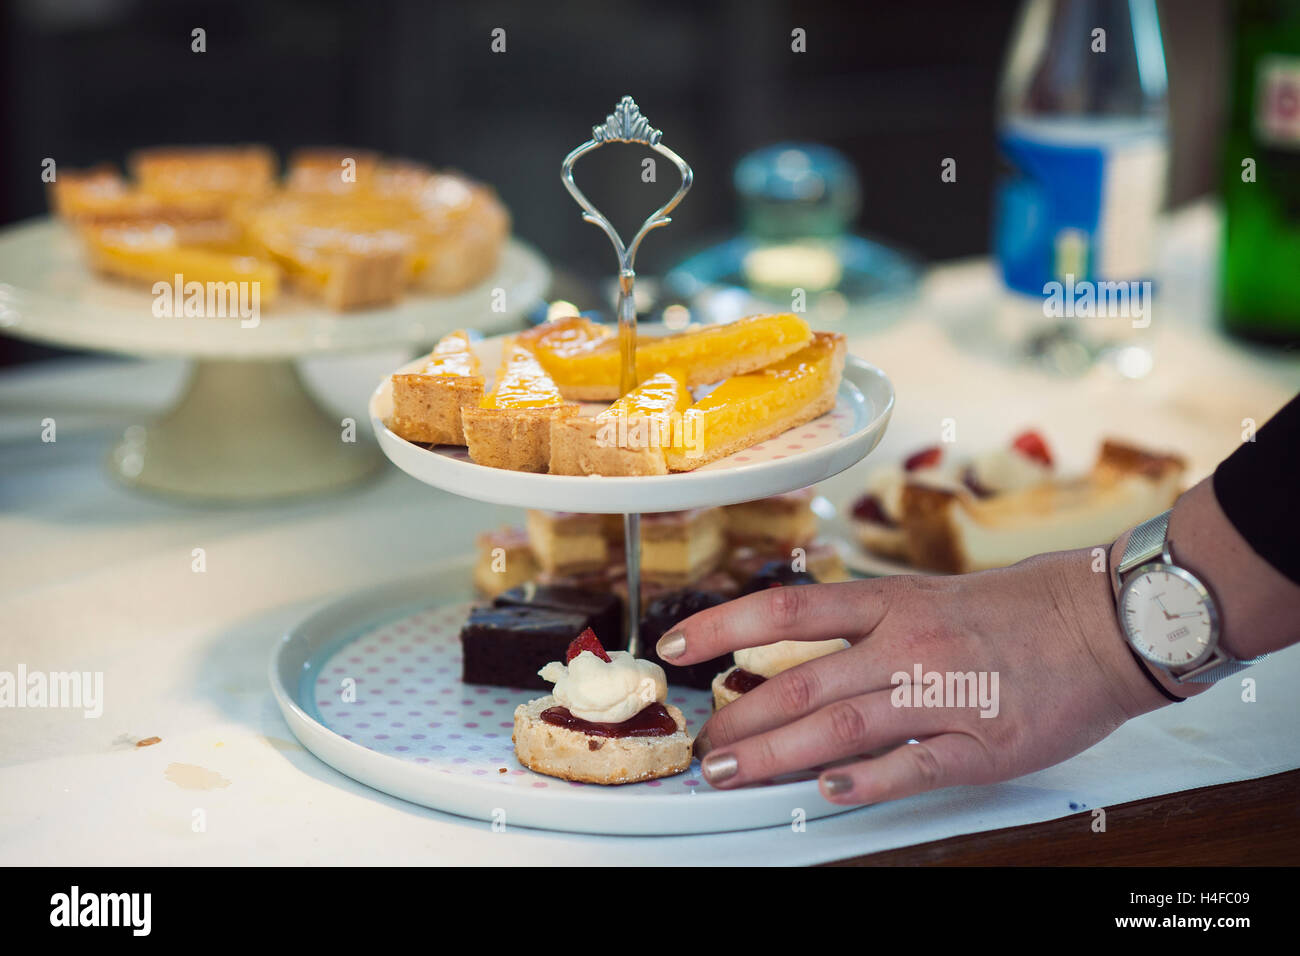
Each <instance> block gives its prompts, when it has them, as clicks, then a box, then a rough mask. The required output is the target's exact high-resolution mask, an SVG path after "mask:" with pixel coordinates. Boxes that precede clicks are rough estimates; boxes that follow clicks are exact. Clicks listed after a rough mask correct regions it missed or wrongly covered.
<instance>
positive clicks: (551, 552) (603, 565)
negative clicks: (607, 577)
mask: <svg viewBox="0 0 1300 956" xmlns="http://www.w3.org/2000/svg"><path fill="white" fill-rule="evenodd" d="M604 518H605V516H604V515H588V514H577V513H575V512H569V511H537V510H530V511H529V512H528V514H527V516H526V517H525V527H526V529H527V531H528V543H529V545H530V546H531V547H532V549H533V556H534V557H535V558H536V559H537V563H538V564H539V565H540V566H541V568H542V570H543V571H545V572H546V573H547V574H550V575H556V576H561V577H572V576H576V575H584V574H592V573H596V572H601V573H603V572H605V570H606V569H607V568H608V567H609V565H610V562H611V561H612V560H614V559H615V558H616V557H617V555H616V554H615V553H614V552H613V551H612V549H611V547H610V542H609V540H608V538H607V536H606V534H605V520H604Z"/></svg>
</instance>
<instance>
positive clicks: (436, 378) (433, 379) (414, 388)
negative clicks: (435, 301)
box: [390, 329, 483, 445]
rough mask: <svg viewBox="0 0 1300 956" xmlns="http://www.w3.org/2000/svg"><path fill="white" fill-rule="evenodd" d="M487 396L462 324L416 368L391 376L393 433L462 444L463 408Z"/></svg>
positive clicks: (415, 439)
mask: <svg viewBox="0 0 1300 956" xmlns="http://www.w3.org/2000/svg"><path fill="white" fill-rule="evenodd" d="M482 399H483V372H482V368H481V366H480V364H479V360H478V356H477V355H475V354H474V349H473V348H472V347H471V346H470V340H469V333H468V332H465V331H464V330H462V329H458V330H457V331H455V332H451V333H450V334H448V335H446V336H444V337H443V338H442V339H440V340H439V341H438V344H437V345H435V346H434V348H433V351H432V352H431V353H430V354H429V359H428V361H427V362H426V363H425V364H424V367H423V368H421V369H420V371H418V372H405V373H401V374H397V375H394V376H393V420H392V422H391V423H390V427H391V428H392V430H393V433H394V434H396V435H398V436H399V437H401V438H405V439H406V440H407V441H418V442H428V443H429V444H431V445H463V444H465V429H464V426H463V425H462V423H461V411H462V409H465V408H470V407H474V406H477V405H478V404H479V402H480V401H481V400H482Z"/></svg>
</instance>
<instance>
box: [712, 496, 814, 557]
mask: <svg viewBox="0 0 1300 956" xmlns="http://www.w3.org/2000/svg"><path fill="white" fill-rule="evenodd" d="M813 496H814V492H813V489H812V488H800V489H798V490H796V491H789V492H786V493H785V494H781V495H772V496H771V497H768V498H759V499H757V500H755V501H744V502H741V503H739V504H734V505H727V506H725V507H724V508H723V509H722V513H723V518H724V520H725V522H726V528H727V540H728V541H729V542H730V543H732V544H734V545H738V546H749V547H753V548H756V549H758V550H760V551H762V550H769V551H770V550H789V549H790V548H796V547H800V546H802V545H806V544H808V543H809V542H810V541H812V539H813V538H815V537H816V536H817V516H816V515H815V514H813V510H812V501H813Z"/></svg>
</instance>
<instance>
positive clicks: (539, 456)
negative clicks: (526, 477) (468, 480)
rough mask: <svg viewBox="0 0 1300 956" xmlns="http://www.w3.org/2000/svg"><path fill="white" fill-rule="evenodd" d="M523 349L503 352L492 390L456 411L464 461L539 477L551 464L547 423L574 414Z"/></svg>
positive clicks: (549, 436) (573, 409)
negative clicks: (462, 431)
mask: <svg viewBox="0 0 1300 956" xmlns="http://www.w3.org/2000/svg"><path fill="white" fill-rule="evenodd" d="M577 412H578V406H576V405H570V404H567V403H566V402H565V400H564V397H563V396H562V395H561V394H560V390H559V389H558V388H557V387H556V385H555V382H553V381H552V380H551V377H550V376H549V375H547V374H546V372H545V371H544V370H543V369H542V367H541V365H539V364H538V362H537V359H536V357H535V356H534V355H533V354H532V353H531V352H529V351H528V350H527V349H524V348H520V347H519V346H513V347H510V348H508V349H507V350H506V353H505V356H504V358H503V361H502V364H501V368H500V370H499V371H498V372H497V376H496V381H495V382H494V383H493V385H492V390H491V391H489V392H488V393H487V394H486V395H484V396H483V397H482V398H481V399H480V400H479V403H478V406H477V407H474V406H470V407H466V408H462V409H461V422H462V424H463V426H464V429H465V444H467V445H468V446H469V457H470V458H471V459H472V460H473V461H474V462H476V463H477V464H480V465H487V466H489V467H492V468H506V469H509V470H511V471H537V472H544V471H546V470H547V469H548V468H549V467H550V463H551V424H552V422H554V421H555V420H556V419H559V418H564V417H567V416H570V415H575V414H577Z"/></svg>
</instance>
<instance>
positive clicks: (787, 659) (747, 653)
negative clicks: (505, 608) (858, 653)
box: [548, 638, 849, 677]
mask: <svg viewBox="0 0 1300 956" xmlns="http://www.w3.org/2000/svg"><path fill="white" fill-rule="evenodd" d="M848 646H849V642H848V641H844V640H840V639H839V638H835V639H834V640H830V641H777V642H776V643H775V644H764V645H762V646H761V647H745V648H741V649H740V650H738V651H736V652H735V653H734V654H732V655H731V656H732V657H733V658H734V659H735V661H736V666H737V667H739V668H740V669H741V670H745V671H749V672H750V673H751V674H757V675H758V676H759V677H775V676H776V675H777V674H779V673H781V672H782V671H788V670H789V669H790V668H792V667H794V666H796V665H798V664H802V663H803V662H804V661H811V660H816V659H817V658H819V657H825V656H826V655H827V654H833V653H834V652H835V651H842V650H844V648H846V647H848ZM548 666H549V665H548Z"/></svg>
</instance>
